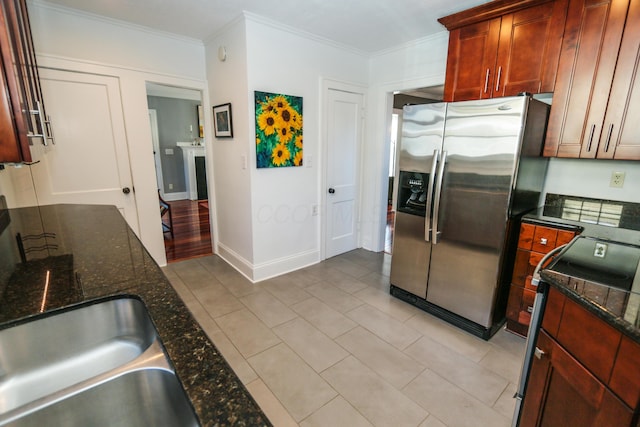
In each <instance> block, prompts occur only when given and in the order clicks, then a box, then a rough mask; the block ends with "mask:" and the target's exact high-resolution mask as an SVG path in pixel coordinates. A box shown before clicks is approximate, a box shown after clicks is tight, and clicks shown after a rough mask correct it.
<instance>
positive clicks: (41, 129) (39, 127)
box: [27, 101, 54, 145]
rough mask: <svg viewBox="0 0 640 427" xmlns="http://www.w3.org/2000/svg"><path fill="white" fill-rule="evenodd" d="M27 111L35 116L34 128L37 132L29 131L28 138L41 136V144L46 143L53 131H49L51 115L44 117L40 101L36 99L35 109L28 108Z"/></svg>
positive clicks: (51, 138) (50, 138)
mask: <svg viewBox="0 0 640 427" xmlns="http://www.w3.org/2000/svg"><path fill="white" fill-rule="evenodd" d="M29 113H30V114H31V115H32V116H34V117H35V119H36V129H35V131H36V132H38V133H29V134H27V137H28V138H42V144H43V145H48V144H47V140H51V141H52V142H54V139H53V132H52V131H51V117H47V118H46V119H45V117H44V111H43V109H42V103H41V102H40V101H36V109H35V110H29Z"/></svg>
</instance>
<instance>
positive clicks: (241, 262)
mask: <svg viewBox="0 0 640 427" xmlns="http://www.w3.org/2000/svg"><path fill="white" fill-rule="evenodd" d="M216 255H218V256H219V257H220V258H222V259H223V260H225V261H226V262H227V263H228V264H229V265H230V266H231V267H233V268H235V269H236V270H237V271H238V273H240V274H242V275H243V276H244V277H246V278H247V279H249V280H250V281H251V282H254V280H253V264H252V263H250V262H249V261H247V260H246V259H244V258H243V257H242V256H240V255H239V254H238V253H236V252H234V251H233V250H231V249H229V248H228V247H226V246H225V245H224V243H220V242H218V249H217V252H216ZM254 283H255V282H254Z"/></svg>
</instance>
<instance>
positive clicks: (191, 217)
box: [163, 200, 213, 262]
mask: <svg viewBox="0 0 640 427" xmlns="http://www.w3.org/2000/svg"><path fill="white" fill-rule="evenodd" d="M168 203H169V205H171V215H172V217H173V238H172V237H171V233H169V232H166V233H164V248H165V252H166V254H167V262H176V261H182V260H185V259H189V258H196V257H200V256H206V255H211V254H212V253H213V250H212V248H211V228H210V226H209V209H208V208H207V203H206V202H197V201H192V200H176V201H174V202H168ZM163 220H164V221H165V222H168V216H167V215H165V217H164V218H163Z"/></svg>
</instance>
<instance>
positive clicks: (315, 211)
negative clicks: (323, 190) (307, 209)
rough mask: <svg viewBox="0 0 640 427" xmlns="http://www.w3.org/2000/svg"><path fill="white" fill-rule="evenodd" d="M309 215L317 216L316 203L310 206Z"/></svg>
mask: <svg viewBox="0 0 640 427" xmlns="http://www.w3.org/2000/svg"><path fill="white" fill-rule="evenodd" d="M311 216H318V205H313V206H312V207H311Z"/></svg>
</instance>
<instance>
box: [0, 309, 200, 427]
mask: <svg viewBox="0 0 640 427" xmlns="http://www.w3.org/2000/svg"><path fill="white" fill-rule="evenodd" d="M114 405H116V406H114ZM154 408H155V409H154ZM151 412H153V414H151ZM123 413H124V414H129V415H127V419H130V420H131V423H122V422H120V423H116V425H171V424H166V423H165V420H172V419H174V418H172V415H171V414H174V415H175V416H176V417H179V418H180V419H182V417H184V416H185V415H184V414H185V413H188V414H189V415H190V418H189V420H194V421H195V423H193V424H192V423H191V422H190V421H189V420H186V419H185V420H183V421H181V422H179V423H177V424H175V423H174V425H197V418H196V417H195V414H194V412H193V409H192V408H191V406H190V403H189V401H188V400H187V398H186V395H185V393H184V390H183V389H182V386H181V385H180V383H179V381H178V379H177V377H176V376H175V373H174V372H173V369H172V367H171V365H170V363H169V359H168V356H167V355H166V353H165V351H164V349H163V347H162V344H161V343H160V339H159V337H158V334H157V331H156V329H155V327H154V325H153V323H152V321H151V319H150V317H149V315H148V313H147V310H146V307H145V306H144V304H143V303H142V302H141V301H140V300H138V299H135V298H129V297H122V298H112V299H107V300H101V301H95V302H91V303H85V304H83V305H81V306H76V307H71V308H67V309H63V310H59V311H54V312H51V313H47V314H45V315H42V316H39V317H37V318H35V319H33V320H31V321H28V322H25V323H22V324H18V325H16V326H12V327H9V328H6V329H3V330H0V426H1V425H5V424H8V423H12V424H11V425H14V424H13V423H15V425H37V424H39V423H40V424H42V421H34V420H42V419H43V418H41V417H44V416H46V417H48V418H46V419H47V420H48V422H47V423H45V424H51V423H52V421H53V420H56V422H55V423H54V424H56V425H88V424H87V423H83V422H81V421H78V423H79V424H78V423H75V422H71V421H72V420H74V419H75V418H73V417H79V418H78V420H83V419H85V418H83V417H89V418H87V419H90V420H96V419H100V416H109V417H117V416H118V414H123ZM156 415H159V418H157V417H156ZM58 416H64V417H65V418H61V419H60V420H59V422H58V421H57V420H58V418H57V417H58ZM52 417H53V418H52ZM69 417H71V418H69ZM141 417H142V418H141ZM156 418H157V419H158V420H159V421H162V422H160V423H157V424H154V423H153V422H152V421H150V420H151V419H156ZM139 419H144V420H145V422H144V423H140V422H138V421H136V420H139ZM66 420H69V422H67V421H66ZM123 421H124V420H123ZM25 423H26V424H25ZM89 424H91V423H89ZM108 424H113V423H112V420H109V422H108Z"/></svg>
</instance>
